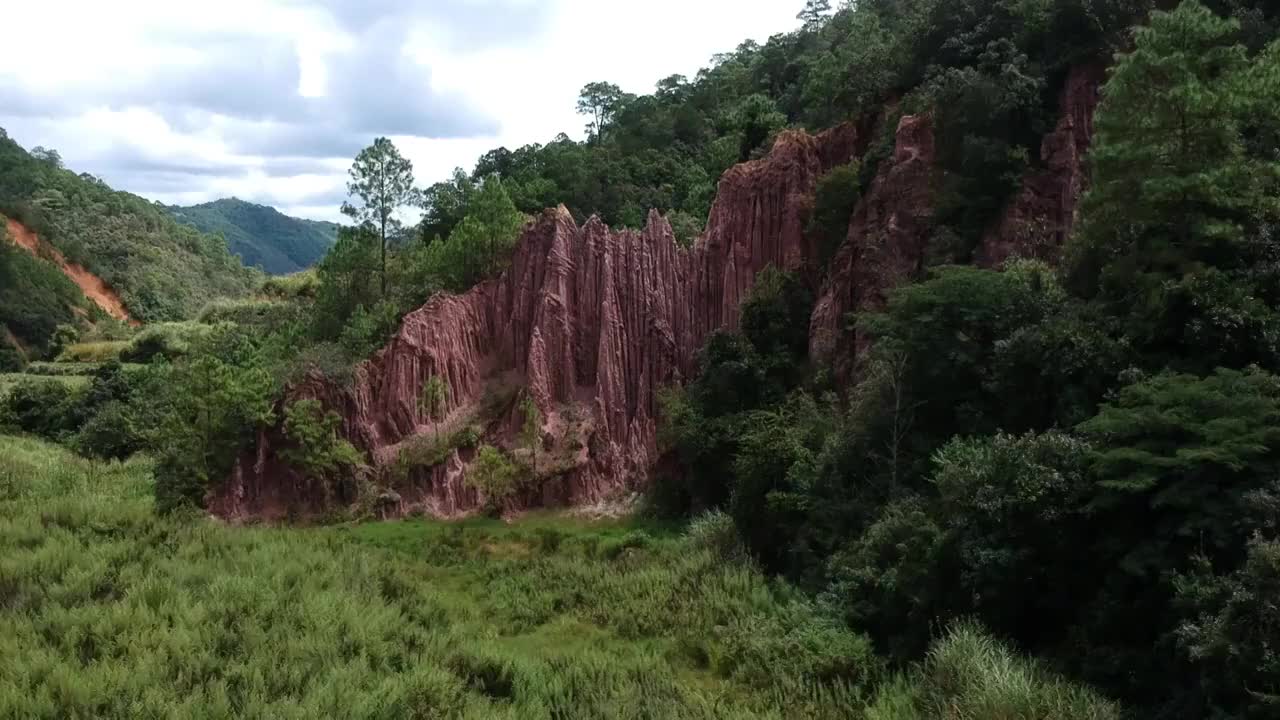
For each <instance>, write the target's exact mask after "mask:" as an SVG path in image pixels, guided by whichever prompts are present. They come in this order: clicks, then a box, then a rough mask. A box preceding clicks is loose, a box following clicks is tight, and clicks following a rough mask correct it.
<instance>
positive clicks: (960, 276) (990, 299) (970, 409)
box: [859, 264, 1064, 474]
mask: <svg viewBox="0 0 1280 720" xmlns="http://www.w3.org/2000/svg"><path fill="white" fill-rule="evenodd" d="M1063 299H1064V296H1063V293H1062V291H1061V289H1060V288H1058V287H1057V285H1056V283H1055V281H1054V280H1053V277H1052V274H1051V273H1050V272H1049V270H1048V269H1047V268H1045V267H1044V266H1042V265H1036V264H1026V265H1022V266H1017V267H1014V268H1012V269H1011V270H1010V271H1008V272H995V271H990V270H982V269H978V268H973V267H944V268H938V269H936V270H934V271H933V273H932V277H931V278H930V279H929V280H927V281H925V282H922V283H918V284H915V285H908V286H905V287H902V288H899V289H898V290H895V291H894V292H893V293H891V294H890V296H889V302H888V306H887V307H886V309H885V311H884V312H883V313H880V314H875V315H866V316H863V317H862V318H860V319H859V327H860V328H861V329H863V330H865V331H867V332H868V333H869V334H870V335H871V336H872V337H874V338H875V339H876V343H877V349H876V351H875V352H876V353H879V354H881V356H882V360H881V361H880V362H881V363H883V364H885V365H886V366H888V367H891V368H892V369H893V371H894V372H893V373H891V376H881V377H886V378H887V379H888V380H890V381H891V388H890V390H891V391H892V392H891V395H892V396H893V397H892V400H893V401H894V414H895V417H894V418H893V419H892V421H891V425H892V427H891V428H890V429H891V430H894V429H895V428H901V429H906V427H905V426H906V425H909V429H910V432H909V433H900V434H902V435H905V436H906V437H904V438H901V440H902V443H901V447H899V448H897V451H896V452H895V456H896V457H897V459H896V460H895V463H897V462H901V463H904V464H905V465H906V466H908V467H914V469H915V472H916V473H917V474H919V473H920V472H921V471H922V470H923V469H924V467H926V466H925V463H926V462H927V460H928V458H929V455H930V454H931V453H932V452H933V450H934V449H935V448H937V447H939V446H940V445H941V444H942V443H944V442H945V441H946V440H947V439H948V438H949V437H950V436H951V435H952V434H954V433H955V432H956V431H957V430H958V429H960V428H964V429H965V431H966V432H970V433H978V434H985V433H992V432H995V431H996V430H998V429H1002V428H1003V429H1006V430H1011V431H1022V430H1026V429H1032V428H1036V427H1041V426H1042V425H1041V423H1043V422H1044V418H1043V416H1042V415H1040V414H1039V412H1037V411H1038V409H1039V408H1041V407H1042V406H1038V405H1037V404H1036V403H1035V402H1031V403H1029V404H1028V405H1023V404H1021V403H1018V402H1011V398H1016V397H1017V394H1018V392H1020V391H1022V388H1019V387H1017V383H1014V382H1010V381H1011V380H1014V379H1015V378H1016V376H1013V377H1011V376H1010V375H1006V374H1003V372H1004V370H1005V367H1004V366H1005V365H1006V363H1007V362H1008V361H1006V358H1005V357H1004V352H1005V351H1006V348H1007V347H1008V346H1009V343H1010V342H1011V341H1012V340H1013V339H1014V338H1015V337H1016V336H1017V334H1018V333H1019V332H1025V331H1026V329H1027V328H1035V327H1038V326H1040V325H1041V324H1042V323H1053V321H1054V318H1055V315H1056V314H1057V313H1058V312H1060V309H1061V305H1062V302H1063ZM1019 360H1021V359H1019ZM1048 360H1049V357H1048V356H1038V357H1036V358H1035V359H1034V360H1029V361H1028V362H1035V363H1040V364H1043V363H1044V362H1046V361H1048ZM873 377H876V376H873ZM1011 385H1012V387H1011ZM1024 409H1025V411H1026V412H1027V414H1026V415H1022V414H1021V413H1019V412H1017V411H1019V410H1024ZM899 416H901V417H899ZM1052 419H1053V418H1052V417H1051V418H1049V421H1050V422H1051V421H1052ZM904 424H905V425H904Z"/></svg>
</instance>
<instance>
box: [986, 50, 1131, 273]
mask: <svg viewBox="0 0 1280 720" xmlns="http://www.w3.org/2000/svg"><path fill="white" fill-rule="evenodd" d="M1105 77H1106V74H1105V71H1104V69H1103V67H1102V66H1101V65H1100V64H1091V65H1082V66H1079V67H1076V68H1074V69H1072V71H1071V72H1070V74H1069V75H1068V76H1067V82H1066V85H1065V86H1064V87H1063V89H1062V93H1061V95H1060V96H1059V100H1058V102H1059V105H1058V107H1059V112H1060V116H1059V120H1058V124H1057V127H1055V128H1054V129H1053V131H1052V132H1050V133H1049V134H1048V135H1045V136H1044V140H1043V141H1042V142H1041V144H1040V159H1041V161H1042V166H1041V168H1040V169H1037V170H1035V171H1032V172H1029V173H1027V175H1026V176H1025V177H1024V178H1023V179H1022V188H1021V189H1020V190H1019V191H1018V194H1017V196H1015V197H1014V199H1013V201H1012V202H1011V203H1009V205H1008V206H1007V207H1006V208H1005V212H1004V215H1003V217H1001V219H1000V222H999V223H997V224H996V225H995V226H994V227H992V228H991V229H990V230H989V231H988V232H987V233H986V235H985V237H983V239H982V247H981V250H980V252H979V257H978V263H979V264H981V265H984V266H986V267H998V266H999V265H1000V264H1001V263H1003V262H1004V261H1005V260H1007V259H1009V258H1011V257H1026V258H1038V259H1041V260H1048V261H1054V260H1056V259H1057V257H1058V252H1059V250H1061V248H1062V246H1063V244H1065V243H1066V240H1067V237H1068V236H1070V235H1071V228H1072V226H1073V225H1074V224H1075V217H1076V206H1077V205H1078V204H1079V202H1080V197H1081V196H1082V195H1083V194H1084V191H1085V189H1086V186H1087V182H1088V173H1087V172H1086V170H1085V166H1084V156H1085V153H1086V152H1087V151H1088V150H1089V145H1090V143H1091V142H1092V141H1093V113H1094V111H1095V110H1096V109H1097V107H1098V101H1099V100H1100V99H1101V98H1100V94H1099V88H1100V87H1101V86H1102V82H1103V80H1105Z"/></svg>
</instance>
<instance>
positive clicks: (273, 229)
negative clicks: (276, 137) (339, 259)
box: [168, 198, 338, 275]
mask: <svg viewBox="0 0 1280 720" xmlns="http://www.w3.org/2000/svg"><path fill="white" fill-rule="evenodd" d="M168 210H169V212H170V213H172V214H173V216H174V217H175V218H177V219H178V222H181V223H183V224H185V225H190V226H191V227H194V228H195V229H197V230H199V231H200V232H204V233H209V234H217V235H222V237H223V238H224V239H226V241H227V249H228V250H230V251H231V252H232V253H234V254H235V255H237V256H239V257H240V259H241V260H242V261H243V262H244V264H245V265H248V266H250V267H258V268H261V269H262V270H263V271H265V272H267V273H268V274H271V275H284V274H287V273H293V272H298V271H299V270H304V269H306V268H308V267H310V266H311V265H314V264H315V263H316V261H318V260H319V259H320V258H321V257H323V256H324V254H325V252H326V251H328V249H329V248H330V247H332V246H333V243H334V242H335V241H336V239H337V236H338V226H337V225H336V224H334V223H331V222H320V221H316V220H303V219H300V218H294V217H289V216H288V215H285V214H283V213H281V212H280V211H278V210H276V209H275V208H273V207H267V206H265V205H255V204H254V203H250V202H245V201H244V200H240V199H238V198H224V199H222V200H215V201H213V202H209V203H204V204H201V205H191V206H189V207H177V206H171V207H169V208H168Z"/></svg>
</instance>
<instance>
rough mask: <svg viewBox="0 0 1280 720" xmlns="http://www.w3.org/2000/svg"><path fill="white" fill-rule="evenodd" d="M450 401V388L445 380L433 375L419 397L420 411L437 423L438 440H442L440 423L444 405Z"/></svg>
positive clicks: (424, 385)
mask: <svg viewBox="0 0 1280 720" xmlns="http://www.w3.org/2000/svg"><path fill="white" fill-rule="evenodd" d="M448 400H449V386H448V385H446V384H445V382H444V378H442V377H440V376H439V375H432V376H431V377H430V378H427V382H426V383H424V384H423V385H422V394H421V395H420V396H418V410H419V411H421V412H422V414H423V415H426V416H427V418H428V419H429V420H431V421H432V422H435V423H436V440H439V439H440V425H439V421H440V418H441V415H442V414H443V413H444V405H445V403H446V402H447V401H448Z"/></svg>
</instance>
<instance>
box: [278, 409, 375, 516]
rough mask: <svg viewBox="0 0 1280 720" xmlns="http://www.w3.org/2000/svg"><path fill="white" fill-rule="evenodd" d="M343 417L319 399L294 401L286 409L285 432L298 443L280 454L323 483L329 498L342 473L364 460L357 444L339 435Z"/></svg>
mask: <svg viewBox="0 0 1280 720" xmlns="http://www.w3.org/2000/svg"><path fill="white" fill-rule="evenodd" d="M341 424H342V417H341V416H340V415H338V413H336V412H334V411H332V410H326V409H325V408H324V407H323V406H322V405H321V404H320V401H319V400H315V399H306V400H297V401H295V402H293V403H291V404H290V405H289V406H288V407H286V408H285V411H284V434H285V437H287V438H289V440H290V441H292V442H293V443H294V444H293V446H292V447H287V448H283V449H282V450H281V451H280V457H281V458H283V459H284V461H285V462H287V463H289V464H290V465H293V466H294V467H296V468H298V469H300V470H302V472H303V475H305V476H306V478H307V479H308V480H316V481H318V482H319V483H320V486H321V489H322V490H323V492H324V495H325V498H326V499H328V497H329V495H330V493H331V492H332V491H333V484H334V482H335V481H340V480H341V478H340V477H339V476H338V474H339V473H340V472H342V471H349V470H350V469H352V468H355V467H358V466H359V465H362V464H363V463H364V456H363V455H361V453H360V451H359V450H357V449H356V447H355V446H354V445H352V444H351V443H350V442H348V441H347V440H346V439H345V438H342V437H340V436H339V435H338V427H339V426H340V425H341Z"/></svg>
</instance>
